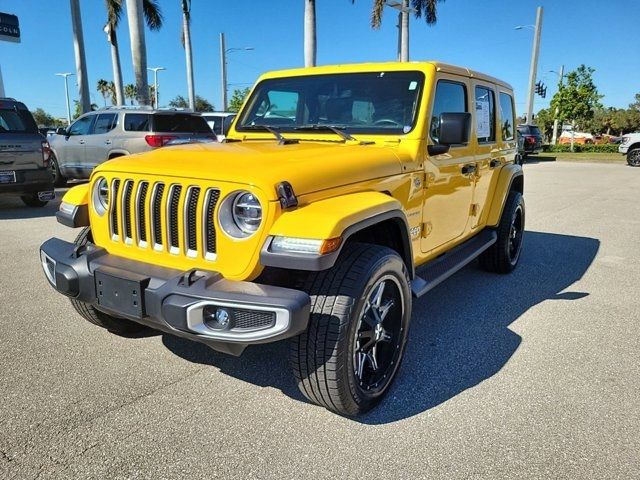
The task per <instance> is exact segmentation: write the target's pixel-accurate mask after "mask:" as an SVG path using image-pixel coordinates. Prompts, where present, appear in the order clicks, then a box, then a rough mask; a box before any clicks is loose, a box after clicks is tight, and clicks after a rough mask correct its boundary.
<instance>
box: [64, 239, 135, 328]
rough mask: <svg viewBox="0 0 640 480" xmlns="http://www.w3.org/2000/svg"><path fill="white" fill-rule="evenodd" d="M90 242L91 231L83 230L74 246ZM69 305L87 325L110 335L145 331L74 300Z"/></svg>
mask: <svg viewBox="0 0 640 480" xmlns="http://www.w3.org/2000/svg"><path fill="white" fill-rule="evenodd" d="M90 241H92V237H91V229H90V228H89V227H86V228H83V229H82V231H81V232H80V234H79V235H78V237H77V238H76V240H75V242H74V244H75V245H78V246H84V245H86V244H87V243H88V242H90ZM70 300H71V305H73V308H74V309H75V310H76V312H78V313H79V314H80V315H81V316H82V317H83V318H84V319H85V320H87V321H88V322H89V323H92V324H94V325H97V326H98V327H102V328H105V329H107V330H109V331H110V332H111V333H115V334H116V335H124V336H128V335H134V334H136V333H139V332H141V331H143V330H145V329H146V327H145V326H144V325H140V324H139V323H135V322H130V321H129V320H123V319H120V318H116V317H113V316H111V315H108V314H106V313H104V312H101V311H100V310H97V309H96V308H95V307H94V306H93V305H91V304H89V303H85V302H81V301H80V300H76V299H75V298H71V299H70Z"/></svg>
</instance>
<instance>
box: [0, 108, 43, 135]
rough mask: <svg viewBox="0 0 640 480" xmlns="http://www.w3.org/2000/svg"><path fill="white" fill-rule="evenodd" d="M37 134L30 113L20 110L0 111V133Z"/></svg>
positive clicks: (36, 127) (36, 128)
mask: <svg viewBox="0 0 640 480" xmlns="http://www.w3.org/2000/svg"><path fill="white" fill-rule="evenodd" d="M5 132H10V133H38V126H37V125H36V122H35V121H34V120H33V117H32V116H31V113H29V112H28V111H27V110H21V109H4V108H3V109H0V133H5Z"/></svg>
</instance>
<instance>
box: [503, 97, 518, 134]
mask: <svg viewBox="0 0 640 480" xmlns="http://www.w3.org/2000/svg"><path fill="white" fill-rule="evenodd" d="M514 124H515V120H514V116H513V98H511V95H509V94H508V93H500V127H501V128H502V140H513V136H514Z"/></svg>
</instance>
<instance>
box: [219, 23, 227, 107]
mask: <svg viewBox="0 0 640 480" xmlns="http://www.w3.org/2000/svg"><path fill="white" fill-rule="evenodd" d="M220 72H221V73H222V111H223V112H226V111H227V50H226V48H225V46H224V33H220Z"/></svg>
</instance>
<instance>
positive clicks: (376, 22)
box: [371, 0, 386, 30]
mask: <svg viewBox="0 0 640 480" xmlns="http://www.w3.org/2000/svg"><path fill="white" fill-rule="evenodd" d="M385 3H386V1H385V0H373V9H372V10H371V28H375V29H376V30H377V29H378V28H380V24H381V23H382V13H383V11H384V5H385Z"/></svg>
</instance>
